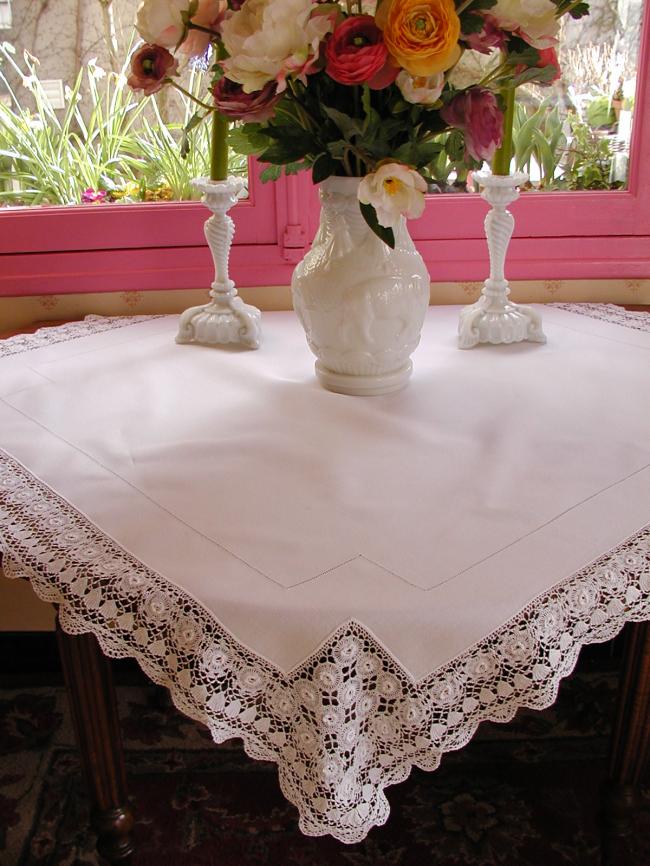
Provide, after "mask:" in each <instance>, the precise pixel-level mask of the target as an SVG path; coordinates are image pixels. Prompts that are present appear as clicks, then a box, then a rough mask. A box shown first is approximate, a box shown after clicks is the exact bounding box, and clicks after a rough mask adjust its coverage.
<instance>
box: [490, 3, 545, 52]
mask: <svg viewBox="0 0 650 866" xmlns="http://www.w3.org/2000/svg"><path fill="white" fill-rule="evenodd" d="M490 15H492V16H493V17H494V18H496V19H497V21H498V22H499V27H502V28H503V29H504V30H511V31H517V32H518V33H519V34H520V35H521V38H522V39H524V40H525V41H526V42H528V44H529V45H533V46H534V47H535V48H550V47H551V46H552V45H555V44H556V43H557V34H558V30H559V27H560V22H559V21H558V19H557V17H556V15H557V6H556V5H555V3H552V2H551V0H498V2H497V4H496V6H492V8H491V9H490Z"/></svg>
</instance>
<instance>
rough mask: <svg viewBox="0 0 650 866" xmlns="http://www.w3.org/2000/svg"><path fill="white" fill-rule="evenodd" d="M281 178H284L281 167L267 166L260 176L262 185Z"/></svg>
mask: <svg viewBox="0 0 650 866" xmlns="http://www.w3.org/2000/svg"><path fill="white" fill-rule="evenodd" d="M280 177H282V166H281V165H267V167H266V168H265V169H264V171H263V172H262V173H261V174H260V180H261V181H262V183H268V181H270V180H278V178H280Z"/></svg>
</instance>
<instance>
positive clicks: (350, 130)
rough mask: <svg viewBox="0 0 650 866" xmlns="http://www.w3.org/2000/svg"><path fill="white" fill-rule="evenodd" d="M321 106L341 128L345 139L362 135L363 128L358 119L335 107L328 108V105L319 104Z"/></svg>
mask: <svg viewBox="0 0 650 866" xmlns="http://www.w3.org/2000/svg"><path fill="white" fill-rule="evenodd" d="M321 108H322V110H323V111H324V112H325V114H326V115H327V116H328V117H329V119H330V120H331V121H333V122H334V123H335V124H336V126H337V127H338V128H339V129H340V130H341V132H342V133H343V138H345V139H346V141H350V140H351V139H353V138H355V137H356V136H359V135H363V129H362V128H361V126H360V124H359V121H358V120H355V119H354V118H353V117H349V116H348V115H347V114H344V113H343V112H342V111H339V110H338V109H336V108H330V107H329V105H321Z"/></svg>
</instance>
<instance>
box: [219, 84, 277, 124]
mask: <svg viewBox="0 0 650 866" xmlns="http://www.w3.org/2000/svg"><path fill="white" fill-rule="evenodd" d="M277 90H278V86H277V84H276V83H275V81H269V83H268V84H265V85H264V87H263V88H262V89H261V90H256V91H254V92H253V93H245V92H244V88H243V87H242V85H241V84H237V82H235V81H230V79H229V78H226V77H225V76H224V77H223V78H220V79H219V81H217V83H216V84H215V86H214V88H213V90H212V93H213V96H214V104H215V106H216V107H217V109H218V110H219V112H220V113H221V114H223V115H225V116H226V117H231V118H232V119H233V120H243V121H244V122H245V123H261V122H262V121H264V120H268V119H269V118H270V117H272V116H273V114H274V111H275V106H276V104H277V103H278V102H279V101H280V99H282V94H281V93H278V92H277Z"/></svg>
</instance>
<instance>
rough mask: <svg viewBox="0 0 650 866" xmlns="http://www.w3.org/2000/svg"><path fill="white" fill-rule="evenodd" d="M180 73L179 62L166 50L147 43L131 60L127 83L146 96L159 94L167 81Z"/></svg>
mask: <svg viewBox="0 0 650 866" xmlns="http://www.w3.org/2000/svg"><path fill="white" fill-rule="evenodd" d="M177 72H178V61H177V60H176V59H175V58H174V57H172V55H171V54H170V53H169V51H167V49H166V48H162V47H161V46H160V45H151V44H149V43H148V42H145V44H144V45H141V46H140V48H138V50H137V51H136V52H135V54H134V55H133V57H132V58H131V74H130V75H129V77H128V78H127V80H126V83H127V84H128V85H129V87H131V88H132V89H133V90H142V91H143V93H144V95H145V96H151V94H152V93H157V92H158V91H159V90H162V88H163V87H164V85H165V79H166V78H169V76H170V75H176V73H177Z"/></svg>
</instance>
